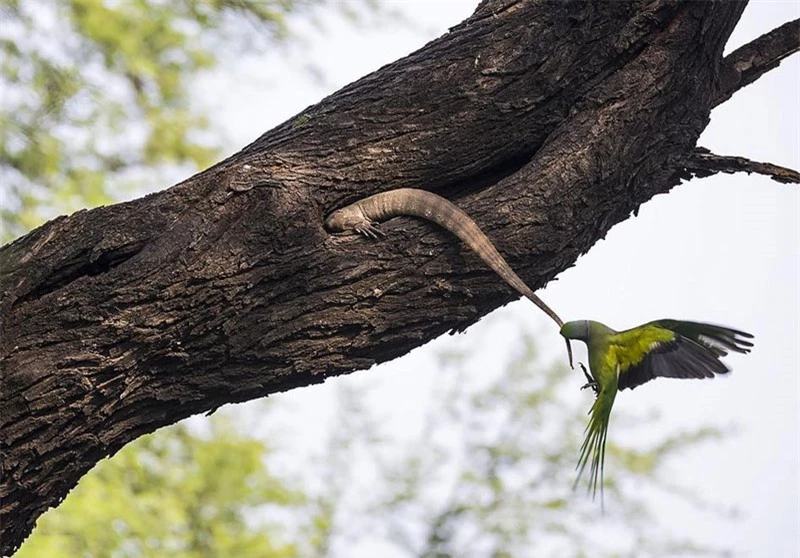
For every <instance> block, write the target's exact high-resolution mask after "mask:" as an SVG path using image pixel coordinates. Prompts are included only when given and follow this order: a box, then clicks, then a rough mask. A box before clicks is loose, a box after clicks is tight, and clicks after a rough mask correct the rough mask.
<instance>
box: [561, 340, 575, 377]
mask: <svg viewBox="0 0 800 558" xmlns="http://www.w3.org/2000/svg"><path fill="white" fill-rule="evenodd" d="M564 341H566V342H567V354H568V355H569V367H570V368H572V369H573V370H575V365H574V364H572V345H570V344H569V339H568V338H567V337H565V338H564Z"/></svg>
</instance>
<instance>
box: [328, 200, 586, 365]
mask: <svg viewBox="0 0 800 558" xmlns="http://www.w3.org/2000/svg"><path fill="white" fill-rule="evenodd" d="M354 206H356V207H357V209H358V210H359V211H358V213H359V214H360V215H363V218H364V219H366V220H367V221H369V222H370V223H372V222H382V221H386V220H388V219H391V218H392V217H398V216H401V215H410V216H413V217H419V218H420V219H425V220H427V221H432V222H433V223H436V224H437V225H439V226H440V227H442V228H444V229H447V230H448V231H450V232H451V233H453V234H454V235H456V236H457V237H458V238H460V239H461V240H462V241H463V242H464V243H465V244H466V245H467V246H469V247H470V248H471V249H472V251H473V252H475V253H476V254H477V255H478V256H479V257H480V258H481V259H482V260H483V261H484V262H486V265H488V266H489V267H490V268H492V270H493V271H494V272H495V273H497V274H498V275H499V276H500V277H501V278H502V279H503V280H504V281H505V282H506V283H507V284H508V285H509V286H510V287H511V288H513V289H514V290H515V291H517V292H518V293H519V294H521V295H522V296H524V297H525V298H527V299H528V300H530V301H531V302H533V303H534V304H535V305H536V306H538V307H539V308H540V309H541V310H542V311H543V312H544V313H545V314H547V315H548V316H550V318H552V320H553V321H554V322H556V323H557V324H558V327H559V328H560V327H561V326H563V325H564V322H563V320H562V319H561V318H560V317H559V316H558V314H556V313H555V312H554V311H553V310H552V309H551V308H550V307H549V306H548V305H547V304H545V303H544V301H543V300H542V299H540V298H539V297H538V296H536V295H535V294H534V292H533V291H532V290H531V289H530V288H529V287H528V285H526V284H525V282H524V281H523V280H522V279H520V277H519V276H518V275H517V274H516V273H514V270H512V269H511V266H510V265H509V264H508V262H507V261H506V260H505V258H503V256H501V255H500V252H498V251H497V249H496V248H495V247H494V244H492V241H491V240H489V238H488V237H487V236H486V235H485V234H484V233H483V231H482V230H481V229H480V227H478V225H477V224H476V223H475V221H473V220H472V218H471V217H470V216H469V215H467V214H466V213H465V212H464V211H463V210H462V209H460V208H459V207H458V206H456V205H455V204H453V203H452V202H450V201H448V200H446V199H445V198H443V197H441V196H439V195H437V194H434V193H432V192H428V191H427V190H418V189H416V188H399V189H397V190H390V191H388V192H383V193H380V194H376V195H374V196H370V197H368V198H365V199H363V200H361V201H358V202H356V203H355V204H353V205H352V206H348V207H347V208H345V210H347V209H349V208H351V207H353V208H354V209H355V207H354ZM339 211H342V210H339ZM570 352H571V351H570Z"/></svg>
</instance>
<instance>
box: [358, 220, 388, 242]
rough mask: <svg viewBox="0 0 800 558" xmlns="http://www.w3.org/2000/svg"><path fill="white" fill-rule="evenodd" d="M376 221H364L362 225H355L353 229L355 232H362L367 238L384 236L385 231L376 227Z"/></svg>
mask: <svg viewBox="0 0 800 558" xmlns="http://www.w3.org/2000/svg"><path fill="white" fill-rule="evenodd" d="M376 224H377V223H364V224H363V225H356V226H355V229H356V232H357V233H359V234H363V235H364V236H366V237H368V238H374V239H378V238H380V237H382V236H386V233H385V232H383V231H382V230H380V229H379V228H378V227H376V226H375V225H376Z"/></svg>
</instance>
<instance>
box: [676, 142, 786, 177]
mask: <svg viewBox="0 0 800 558" xmlns="http://www.w3.org/2000/svg"><path fill="white" fill-rule="evenodd" d="M683 166H684V170H685V171H686V172H687V173H688V174H687V175H684V176H683V178H690V177H692V176H697V177H699V178H704V177H706V176H711V175H713V174H717V173H719V172H724V173H727V174H733V173H736V172H746V173H748V174H750V173H756V174H763V175H764V176H768V177H770V178H771V179H772V180H774V181H776V182H780V183H782V184H800V173H798V172H797V171H796V170H792V169H788V168H786V167H781V166H778V165H773V164H772V163H759V162H758V161H751V160H750V159H746V158H745V157H734V156H729V155H716V154H714V153H712V152H711V151H709V150H708V149H706V148H704V147H698V148H696V149H695V150H694V152H693V153H692V154H691V155H689V156H688V157H687V158H686V160H685V161H684V163H683Z"/></svg>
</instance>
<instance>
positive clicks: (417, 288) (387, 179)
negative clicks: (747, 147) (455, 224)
mask: <svg viewBox="0 0 800 558" xmlns="http://www.w3.org/2000/svg"><path fill="white" fill-rule="evenodd" d="M743 8H744V4H743V3H734V2H717V3H696V2H690V3H684V2H678V1H675V0H660V1H649V2H625V3H621V2H595V3H561V2H553V3H549V2H534V1H511V0H504V1H500V0H488V1H486V2H483V3H482V4H481V5H480V6H479V7H478V9H477V10H476V12H475V13H474V14H473V15H472V16H471V17H470V18H468V19H467V20H466V21H464V22H463V23H461V24H459V25H458V26H456V27H455V28H453V29H452V30H451V32H449V33H448V34H446V35H444V36H442V37H441V38H439V39H437V40H435V41H432V42H431V43H429V44H428V45H426V46H425V47H424V48H422V49H420V50H419V51H417V52H415V53H413V54H411V55H409V56H408V57H406V58H404V59H402V60H399V61H397V62H394V63H392V64H389V65H387V66H385V67H383V68H381V69H380V70H378V71H377V72H374V73H373V74H370V75H368V76H366V77H364V78H362V79H360V80H359V81H357V82H355V83H353V84H351V85H349V86H347V87H345V88H343V89H342V90H340V91H339V92H337V93H335V94H334V95H331V96H330V97H328V98H326V99H324V100H323V101H321V102H320V103H318V104H317V105H314V106H311V107H309V108H308V109H306V110H304V111H303V112H302V113H301V114H299V115H297V116H296V117H294V118H292V119H291V120H289V121H287V122H285V123H284V124H282V125H280V126H278V127H277V128H275V129H273V130H271V131H269V132H267V133H265V134H264V135H263V136H261V137H260V138H258V139H257V140H256V141H255V142H253V143H252V144H251V145H249V146H247V147H245V148H244V149H243V150H242V151H240V152H239V153H236V154H235V155H233V156H232V157H230V158H228V159H226V160H224V161H222V162H220V163H219V164H217V165H215V166H214V167H212V168H210V169H208V170H206V171H204V172H201V173H199V174H198V175H196V176H193V177H191V178H189V179H188V180H186V181H184V182H182V183H180V184H178V185H176V186H174V187H172V188H170V189H167V190H165V191H162V192H159V193H156V194H152V195H150V196H147V197H145V198H142V199H138V200H135V201H132V202H128V203H122V204H117V205H113V206H108V207H101V208H97V209H93V210H90V211H81V212H78V213H75V214H74V215H71V216H68V217H60V218H58V219H55V220H53V221H51V222H49V223H47V224H45V225H43V226H42V227H40V228H38V229H36V230H35V231H33V232H31V233H30V234H28V235H26V236H25V237H23V238H21V239H19V240H17V241H15V242H13V243H11V244H9V245H7V246H5V247H3V248H2V249H0V264H1V265H2V276H1V277H0V293H1V294H2V301H0V308H1V309H2V318H3V319H2V326H0V327H2V331H1V332H0V333H2V339H0V362H1V363H2V405H1V406H0V428H2V444H3V448H2V484H0V499H1V502H0V513H2V517H1V518H0V521H1V524H2V548H0V550H2V552H3V553H4V554H7V553H10V552H12V551H14V550H15V549H16V548H18V546H19V545H20V544H21V542H22V540H24V538H25V537H26V536H27V534H28V533H29V532H30V530H31V529H32V527H33V525H34V523H35V521H36V518H37V517H38V516H39V515H40V514H41V513H43V512H44V511H46V510H47V509H48V508H49V507H51V506H54V505H56V504H58V502H60V501H61V500H62V499H63V498H64V497H65V496H66V494H67V493H68V491H69V490H70V489H71V488H72V487H73V486H74V485H75V484H76V483H77V481H78V479H79V478H80V477H81V476H82V475H83V474H84V473H86V472H87V471H88V470H89V469H91V467H92V466H93V465H94V464H95V463H97V461H99V460H100V459H102V458H103V457H105V456H107V455H111V454H113V453H115V452H116V451H117V450H119V449H120V448H121V447H122V446H123V445H125V444H126V443H128V442H130V441H131V440H133V439H135V438H136V437H138V436H140V435H143V434H145V433H148V432H152V431H153V430H155V429H157V428H159V427H161V426H164V425H167V424H171V423H174V422H176V421H178V420H181V419H183V418H185V417H187V416H190V415H192V414H195V413H200V412H207V411H210V410H213V409H215V408H217V407H219V406H220V405H223V404H225V403H231V402H237V401H245V400H249V399H253V398H257V397H263V396H266V395H269V394H271V393H275V392H279V391H284V390H288V389H291V388H295V387H300V386H305V385H309V384H313V383H318V382H322V381H324V380H325V378H327V377H329V376H335V375H339V374H346V373H349V372H352V371H354V370H360V369H364V368H368V367H369V366H371V365H373V364H375V363H379V362H384V361H387V360H390V359H392V358H395V357H397V356H400V355H402V354H405V353H406V352H408V351H409V350H411V349H413V348H414V347H417V346H419V345H421V344H423V343H425V342H427V341H429V340H430V339H433V338H435V337H437V336H439V335H441V334H442V333H444V332H447V331H451V330H462V329H464V328H466V327H467V326H468V325H470V324H472V323H474V322H475V321H476V320H477V319H478V318H480V317H481V316H483V315H485V314H486V313H488V312H490V311H491V310H493V309H495V308H497V307H498V306H501V305H503V304H505V303H507V302H509V301H510V300H512V299H514V298H516V295H515V294H514V293H512V292H511V291H510V290H509V289H508V288H507V287H506V286H505V284H504V283H503V282H502V281H500V280H498V279H497V277H495V276H494V274H493V273H492V272H491V271H489V270H487V269H486V268H485V267H484V266H483V265H482V263H481V262H480V261H479V260H478V259H477V258H476V257H474V256H473V255H472V254H471V253H469V252H468V251H467V250H466V249H464V248H463V247H462V246H460V245H459V244H458V243H457V242H455V241H454V240H453V239H452V238H451V237H449V236H448V235H447V234H446V233H444V232H443V231H440V230H439V229H437V228H435V227H433V226H431V225H429V224H426V223H422V222H417V221H413V220H409V219H396V220H394V221H392V222H389V223H387V224H386V225H384V227H383V228H384V230H385V231H386V232H387V233H388V235H387V238H386V239H384V240H382V241H381V242H371V241H369V240H365V239H362V238H359V237H357V236H331V235H328V234H327V233H326V232H325V230H324V228H323V219H324V217H325V216H326V215H327V214H328V213H329V212H330V211H332V210H333V209H335V208H338V207H342V206H344V205H346V204H347V203H350V202H353V201H355V200H357V199H360V198H362V197H365V196H368V195H371V194H375V193H377V192H380V191H384V190H389V189H394V188H400V187H410V188H425V189H428V190H433V191H436V192H437V193H439V194H442V195H445V196H446V197H448V198H450V199H451V200H453V201H455V202H456V203H458V205H459V206H461V207H462V208H464V209H465V210H466V211H467V212H468V213H469V214H470V215H471V216H472V217H473V218H474V219H475V220H476V221H477V222H478V223H479V224H480V225H481V226H482V228H483V229H484V230H485V231H486V232H487V234H488V235H489V236H490V237H491V238H492V240H493V241H494V242H495V244H496V245H497V247H498V249H499V250H500V251H501V252H502V253H503V254H504V255H505V256H506V257H507V259H508V261H509V262H510V263H511V265H512V266H514V268H515V270H516V271H517V272H519V274H520V276H521V277H522V278H523V279H524V280H525V281H526V282H527V283H528V284H529V285H531V286H532V287H534V288H538V287H541V286H543V285H544V284H546V283H547V282H548V281H549V280H551V279H552V278H553V277H554V276H555V275H557V274H558V273H559V272H560V271H562V270H564V269H566V268H567V267H569V266H570V265H572V264H573V263H574V262H575V260H576V258H577V257H578V256H579V255H580V254H582V253H584V252H586V251H587V250H588V249H589V248H590V247H591V246H592V245H593V244H594V243H595V242H596V241H597V240H598V239H600V238H602V237H603V236H605V234H606V233H607V232H608V230H609V229H610V228H611V226H613V225H614V224H616V223H618V222H620V221H622V220H624V219H626V218H627V217H628V216H629V215H630V214H631V213H632V212H634V211H636V210H637V208H638V207H639V205H640V204H642V203H643V202H645V201H647V200H648V199H650V198H651V197H652V196H654V195H655V194H658V193H662V192H666V191H668V190H669V189H670V188H672V187H673V186H674V185H675V184H677V183H678V182H679V181H680V177H681V176H683V175H685V174H686V171H685V170H684V168H685V165H684V163H685V161H686V160H688V159H689V158H690V156H691V154H692V153H693V150H694V148H695V145H696V141H697V138H698V136H699V135H700V133H701V132H702V130H703V129H704V128H705V126H706V125H707V123H708V120H709V113H710V110H711V107H712V104H713V102H714V99H715V96H716V97H717V98H718V97H719V95H720V93H719V91H718V87H719V70H720V66H721V63H722V60H723V58H722V51H723V48H724V46H725V42H726V40H727V38H728V36H729V35H730V33H731V31H732V29H733V27H734V25H735V24H736V22H737V21H738V19H739V16H740V15H741V12H742V10H743ZM730 87H734V86H730ZM726 91H727V90H726ZM726 94H727V93H726ZM532 311H536V310H533V309H532Z"/></svg>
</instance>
